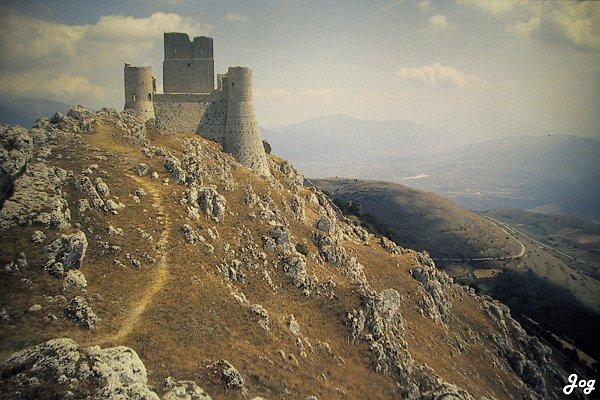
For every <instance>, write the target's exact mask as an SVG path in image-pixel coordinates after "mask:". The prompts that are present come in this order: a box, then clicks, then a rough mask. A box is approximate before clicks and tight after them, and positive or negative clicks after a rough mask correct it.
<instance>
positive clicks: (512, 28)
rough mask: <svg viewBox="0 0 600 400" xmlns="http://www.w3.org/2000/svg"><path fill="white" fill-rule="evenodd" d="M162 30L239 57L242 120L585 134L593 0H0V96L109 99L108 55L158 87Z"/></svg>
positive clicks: (598, 75) (221, 58) (597, 46)
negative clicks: (150, 76)
mask: <svg viewBox="0 0 600 400" xmlns="http://www.w3.org/2000/svg"><path fill="white" fill-rule="evenodd" d="M163 32H186V33H188V34H190V36H191V37H192V36H200V35H203V36H210V37H212V38H213V39H214V49H215V50H214V52H215V54H214V57H215V72H225V71H226V70H227V67H229V66H237V65H241V66H249V67H252V68H253V70H254V99H255V109H256V114H257V118H258V122H259V124H260V125H261V126H264V127H267V128H277V127H281V126H285V125H289V124H292V123H296V122H300V121H303V120H306V119H309V118H313V117H318V116H323V115H330V114H337V113H343V114H348V115H351V116H353V117H355V118H361V119H378V120H387V119H395V120H408V121H413V122H415V123H418V124H421V125H424V126H427V127H430V128H433V129H435V130H438V131H440V132H442V133H443V134H445V135H447V136H448V138H449V139H452V138H470V139H482V140H483V139H487V138H495V137H502V136H515V135H533V134H571V135H578V136H588V137H596V138H599V139H600V128H599V127H600V2H541V1H535V2H529V1H511V0H502V1H493V0H487V1H481V2H478V1H471V0H457V1H441V2H435V1H427V0H425V1H409V0H404V1H402V0H394V1H387V0H386V1H366V0H364V1H350V0H345V1H301V0H280V1H268V0H260V1H241V0H238V1H200V0H126V1H120V0H103V1H98V0H80V1H75V0H71V1H67V0H62V1H61V0H56V1H39V0H37V1H36V0H19V1H17V0H14V1H13V0H3V1H2V2H1V3H0V96H1V97H4V98H13V97H31V98H40V99H48V100H56V101H61V102H64V103H68V104H82V105H84V106H87V107H91V108H100V107H104V106H108V107H113V108H116V109H122V108H123V105H124V94H123V64H124V63H125V62H130V63H131V64H132V65H151V66H152V68H153V72H154V75H156V77H157V81H158V86H159V91H160V90H161V88H162V60H163V43H162V39H163Z"/></svg>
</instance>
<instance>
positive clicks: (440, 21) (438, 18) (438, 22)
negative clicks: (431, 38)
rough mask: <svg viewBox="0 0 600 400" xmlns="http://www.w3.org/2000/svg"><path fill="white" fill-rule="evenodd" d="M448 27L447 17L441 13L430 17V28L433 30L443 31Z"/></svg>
mask: <svg viewBox="0 0 600 400" xmlns="http://www.w3.org/2000/svg"><path fill="white" fill-rule="evenodd" d="M447 28H448V21H447V20H446V17H445V16H443V15H440V14H437V15H433V16H432V17H431V18H429V29H430V30H431V31H432V32H441V31H444V30H446V29H447Z"/></svg>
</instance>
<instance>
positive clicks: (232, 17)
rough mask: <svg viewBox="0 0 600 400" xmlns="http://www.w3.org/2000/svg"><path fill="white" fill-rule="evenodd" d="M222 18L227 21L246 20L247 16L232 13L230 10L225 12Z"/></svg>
mask: <svg viewBox="0 0 600 400" xmlns="http://www.w3.org/2000/svg"><path fill="white" fill-rule="evenodd" d="M223 19H224V20H225V21H227V22H247V21H248V17H247V16H245V15H238V14H234V13H232V12H228V13H227V14H225V16H224V17H223Z"/></svg>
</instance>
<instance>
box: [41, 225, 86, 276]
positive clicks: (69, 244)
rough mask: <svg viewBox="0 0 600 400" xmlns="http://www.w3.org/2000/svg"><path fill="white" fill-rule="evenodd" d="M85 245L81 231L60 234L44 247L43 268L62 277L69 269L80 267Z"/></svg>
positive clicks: (84, 238)
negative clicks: (45, 259) (45, 257)
mask: <svg viewBox="0 0 600 400" xmlns="http://www.w3.org/2000/svg"><path fill="white" fill-rule="evenodd" d="M87 247H88V242H87V238H86V236H85V233H83V232H81V231H79V232H77V233H73V234H70V235H61V237H59V238H58V239H56V240H55V241H53V242H52V243H50V244H49V245H47V246H46V248H45V250H46V253H47V255H48V261H47V262H46V265H45V269H46V270H47V271H49V272H50V273H51V274H53V275H55V276H57V277H62V276H63V275H64V272H65V271H68V270H69V269H79V268H81V264H82V263H83V258H84V257H85V252H86V250H87Z"/></svg>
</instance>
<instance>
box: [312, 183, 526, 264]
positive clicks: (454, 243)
mask: <svg viewBox="0 0 600 400" xmlns="http://www.w3.org/2000/svg"><path fill="white" fill-rule="evenodd" d="M311 182H313V183H314V184H315V185H316V186H317V187H319V188H320V189H321V190H324V191H326V192H327V193H330V194H331V196H332V197H333V198H336V199H337V198H339V199H342V200H345V201H350V202H353V203H354V204H355V205H357V206H358V208H359V212H360V213H361V214H365V215H366V214H370V215H372V216H374V217H375V218H376V219H377V220H378V221H380V222H381V223H383V224H385V225H387V226H389V227H390V228H391V229H392V230H393V232H394V233H395V237H396V239H397V241H398V244H400V245H402V246H406V247H410V248H414V249H418V250H421V251H423V250H426V251H428V252H429V253H430V254H431V255H432V257H434V259H447V258H465V259H467V258H481V257H498V258H501V257H510V256H513V255H516V254H518V253H519V251H520V245H519V243H518V242H517V241H516V240H514V239H513V238H512V237H510V236H509V235H507V233H506V232H505V231H504V230H502V229H501V228H500V227H498V226H497V225H496V224H494V223H493V222H490V221H488V220H487V219H485V218H483V217H481V216H480V215H478V214H475V213H473V212H471V211H468V210H465V209H464V208H462V207H460V206H458V205H456V204H455V203H453V202H451V201H449V200H447V199H445V198H443V197H441V196H439V195H437V194H435V193H429V192H424V191H421V190H416V189H412V188H409V187H408V186H403V185H398V184H395V183H390V182H383V181H364V180H356V179H311Z"/></svg>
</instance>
